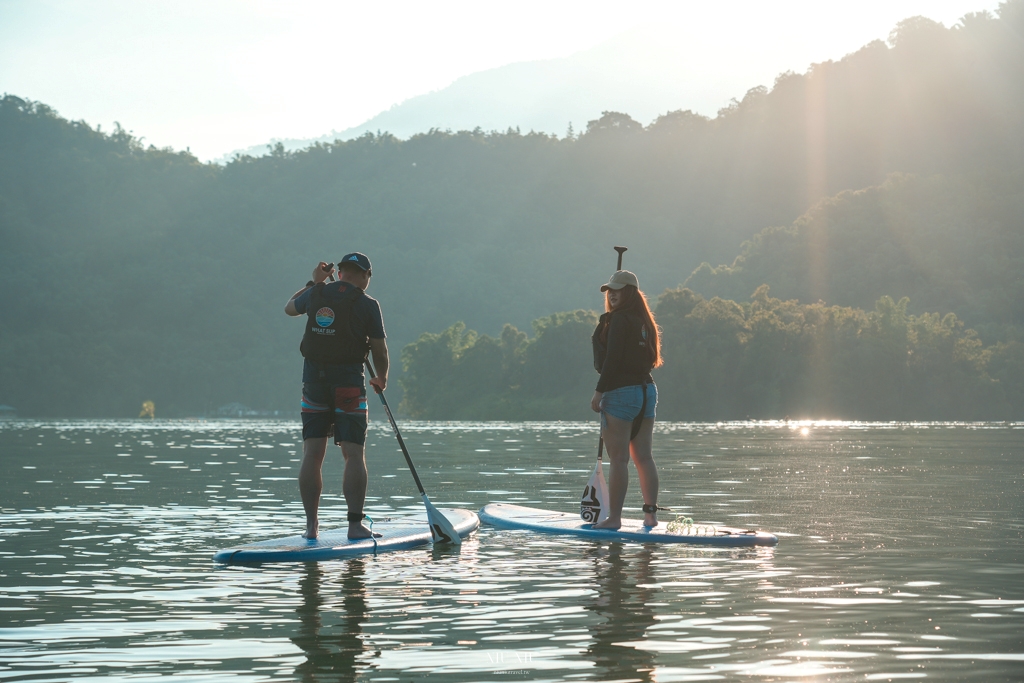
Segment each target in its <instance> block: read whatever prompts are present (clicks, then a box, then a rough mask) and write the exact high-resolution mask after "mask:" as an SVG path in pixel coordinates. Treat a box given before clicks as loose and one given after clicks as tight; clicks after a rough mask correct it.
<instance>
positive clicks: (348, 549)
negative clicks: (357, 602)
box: [213, 508, 480, 564]
mask: <svg viewBox="0 0 1024 683" xmlns="http://www.w3.org/2000/svg"><path fill="white" fill-rule="evenodd" d="M438 510H439V511H440V512H441V514H443V515H444V516H445V517H446V518H447V519H448V521H449V522H451V523H452V526H453V527H455V531H456V532H457V533H458V534H459V537H460V538H465V537H466V536H468V535H469V534H471V533H472V532H473V530H474V529H476V528H477V527H478V526H480V519H479V518H478V517H477V516H476V513H474V512H470V511H469V510H462V509H457V508H438ZM373 530H374V531H375V532H377V533H379V534H381V537H380V538H378V539H377V543H376V544H374V542H373V541H372V540H370V539H368V538H363V539H360V540H358V541H351V540H349V538H348V530H347V529H341V530H336V531H324V532H321V534H320V537H319V538H317V539H315V540H312V541H311V540H309V539H305V538H303V537H302V536H285V537H284V538H272V539H270V540H268V541H257V542H256V543H249V544H248V545H241V546H238V547H237V548H227V549H225V550H218V551H217V553H216V554H215V555H214V556H213V559H214V561H215V562H222V563H224V564H238V563H247V562H317V561H320V560H337V559H343V558H346V557H352V556H354V555H373V554H375V553H384V552H389V551H391V550H406V549H408V548H415V547H416V546H419V545H426V544H427V543H430V541H431V538H430V527H428V526H427V513H426V511H424V512H423V513H422V514H419V515H410V516H408V517H402V518H401V519H381V520H378V521H375V522H374V524H373Z"/></svg>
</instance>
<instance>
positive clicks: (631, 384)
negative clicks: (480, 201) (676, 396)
mask: <svg viewBox="0 0 1024 683" xmlns="http://www.w3.org/2000/svg"><path fill="white" fill-rule="evenodd" d="M601 291H602V292H604V295H605V300H604V301H605V311H606V313H605V314H604V315H602V316H601V320H600V322H598V324H597V329H596V330H594V336H593V337H592V339H591V341H592V342H593V345H594V368H595V369H596V370H597V371H598V372H600V373H601V378H600V379H599V380H598V382H597V390H596V391H595V392H594V398H593V399H591V401H590V407H591V408H592V409H593V410H594V412H599V413H601V433H602V435H603V437H604V444H605V448H606V449H607V450H608V458H609V460H610V461H611V470H610V473H609V477H608V495H609V498H610V500H609V501H608V504H609V508H610V509H609V513H608V518H607V519H605V520H604V521H603V522H600V523H599V524H595V525H594V528H595V529H618V528H619V527H620V526H622V505H623V503H624V502H625V500H626V486H627V484H628V482H629V471H628V469H627V466H628V465H629V460H630V458H632V460H633V464H634V465H636V471H637V474H638V475H639V477H640V493H641V494H642V495H643V499H644V506H643V511H644V524H645V525H646V526H649V527H653V526H657V524H658V518H657V513H658V469H657V467H656V466H655V464H654V457H653V456H652V455H651V442H652V439H653V436H654V409H655V406H656V405H657V403H658V388H657V387H656V386H655V385H654V379H653V378H652V377H651V370H652V369H653V368H656V367H658V366H659V365H661V344H660V341H659V339H658V326H657V325H656V324H655V322H654V315H653V314H652V313H651V309H650V307H649V306H648V305H647V298H646V297H645V296H644V293H643V292H641V291H640V284H639V282H638V281H637V279H636V275H634V274H633V273H631V272H629V271H628V270H618V271H616V272H615V273H614V274H613V275H612V276H611V278H610V279H609V280H608V283H607V284H604V285H601Z"/></svg>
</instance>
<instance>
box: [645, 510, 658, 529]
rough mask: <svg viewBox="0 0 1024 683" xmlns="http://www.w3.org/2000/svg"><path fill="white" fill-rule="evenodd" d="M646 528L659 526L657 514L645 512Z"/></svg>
mask: <svg viewBox="0 0 1024 683" xmlns="http://www.w3.org/2000/svg"><path fill="white" fill-rule="evenodd" d="M644 526H646V527H651V528H653V527H656V526H658V513H656V512H645V513H644Z"/></svg>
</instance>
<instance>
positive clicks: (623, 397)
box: [601, 382, 658, 422]
mask: <svg viewBox="0 0 1024 683" xmlns="http://www.w3.org/2000/svg"><path fill="white" fill-rule="evenodd" d="M643 404H644V394H643V385H642V384H632V385H629V386H625V387H619V388H618V389H611V390H609V391H606V392H604V394H602V395H601V422H604V416H605V415H611V416H612V417H617V418H618V419H620V420H625V421H627V422H632V421H633V420H635V419H636V416H637V415H639V414H640V408H641V407H642V406H643ZM657 405H658V387H657V386H655V385H654V382H651V383H650V384H648V385H647V409H646V410H645V411H644V417H645V418H646V417H650V418H653V417H654V408H655V406H657Z"/></svg>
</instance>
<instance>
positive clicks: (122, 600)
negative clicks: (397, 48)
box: [0, 421, 1024, 683]
mask: <svg viewBox="0 0 1024 683" xmlns="http://www.w3.org/2000/svg"><path fill="white" fill-rule="evenodd" d="M658 429H659V431H658V437H657V439H656V453H655V456H656V458H657V459H658V463H659V469H660V470H661V479H662V487H663V494H662V500H663V502H664V503H665V504H668V505H671V506H673V507H675V508H678V509H680V510H682V511H684V512H685V514H686V515H687V516H691V517H693V518H694V519H695V520H696V521H698V522H704V523H722V524H728V525H730V526H760V527H762V528H766V529H769V530H771V531H773V532H776V533H778V535H779V536H780V539H781V541H780V545H779V546H778V547H776V548H757V549H736V550H711V549H702V548H687V547H678V546H671V547H669V546H659V545H649V546H641V545H631V544H618V543H593V542H589V541H584V540H582V539H575V538H569V537H557V536H547V537H545V536H538V535H534V534H529V533H525V532H512V531H497V530H494V529H491V528H487V527H484V528H482V529H480V530H479V531H478V532H476V533H475V534H473V535H472V536H471V537H470V538H469V539H467V540H466V541H465V542H464V544H463V545H462V546H461V547H459V548H457V549H446V548H431V547H426V548H423V549H417V550H412V551H405V552H398V553H386V554H382V555H380V556H378V557H362V558H356V559H351V560H347V561H339V562H325V563H321V564H308V565H264V566H261V567H220V566H216V565H214V564H213V563H212V562H211V561H210V558H211V556H212V553H213V551H214V550H215V549H217V548H221V547H226V546H230V545H236V544H237V543H239V542H245V541H249V540H255V539H259V538H265V537H269V536H274V535H283V534H286V533H294V532H295V531H297V530H298V529H300V528H301V524H302V519H303V516H302V510H301V505H300V503H299V501H298V495H297V490H296V486H295V482H294V479H295V476H296V473H297V469H296V466H297V462H298V457H299V456H298V454H297V450H298V447H299V440H300V438H301V436H300V434H299V429H298V425H297V424H294V423H286V422H278V423H262V422H200V423H186V422H177V423H175V422H161V421H154V422H150V421H146V422H145V423H141V422H131V423H115V422H9V423H3V424H2V425H0V455H2V457H3V460H4V465H5V474H6V477H5V479H4V480H3V482H2V483H0V508H2V514H0V681H3V683H6V682H7V681H22V680H37V681H44V680H45V681H51V680H52V681H63V680H67V679H69V678H71V677H88V678H89V679H90V681H93V680H99V681H115V680H117V681H122V680H126V679H130V680H140V681H144V682H148V681H154V680H156V679H158V678H166V677H168V676H171V675H176V676H181V677H183V678H186V679H188V680H204V681H221V680H224V681H228V680H230V681H232V682H234V681H273V680H301V681H318V682H319V681H410V680H437V681H454V682H462V681H465V682H470V681H507V680H531V681H532V680H545V681H576V680H593V681H610V680H615V681H657V682H659V683H663V682H664V681H689V680H735V679H737V678H738V679H750V680H765V681H773V680H806V681H825V680H829V681H864V680H900V679H918V678H927V679H929V680H940V681H959V680H978V681H990V680H1020V679H1022V678H1024V642H1022V641H1024V635H1022V634H1024V551H1022V550H1021V548H1022V547H1024V546H1022V543H1021V541H1022V538H1021V536H1022V530H1024V498H1022V495H1021V484H1022V483H1024V438H1022V437H1024V425H1012V424H1010V425H1007V424H861V423H807V424H785V423H765V424H747V423H730V424H720V425H692V424H663V425H659V428H658ZM403 432H404V433H405V434H406V440H407V442H408V444H409V447H410V449H411V450H412V452H413V457H414V458H415V459H416V462H417V468H418V470H419V471H420V475H421V477H422V478H423V480H424V485H425V486H426V488H427V490H428V492H429V493H430V496H431V500H432V501H434V502H435V504H438V505H445V506H457V507H466V508H470V509H477V508H479V507H480V506H482V505H483V504H485V503H488V502H512V503H519V504H524V505H535V506H540V507H545V508H551V509H561V510H573V509H574V508H575V506H576V505H578V501H579V493H580V491H581V490H582V487H583V484H584V483H585V481H586V478H587V477H588V476H589V472H590V468H591V466H592V465H591V463H592V458H593V454H594V450H595V449H594V442H595V441H596V438H597V434H596V430H595V426H594V425H589V424H568V423H537V424H505V423H474V424H450V423H443V424H442V423H411V424H409V425H403ZM392 439H393V437H392V436H391V435H390V432H389V430H387V429H386V428H385V426H384V425H375V426H374V427H372V428H371V431H370V438H369V442H368V443H369V448H368V461H369V468H370V473H371V484H370V491H369V494H370V495H369V498H368V502H367V508H368V510H370V511H371V514H372V513H377V514H380V515H387V516H401V515H403V514H407V513H409V512H413V511H415V512H418V511H419V510H420V507H421V504H420V503H419V501H418V498H417V497H416V490H415V486H414V484H413V483H412V481H411V478H410V476H409V473H408V471H407V469H406V468H405V466H404V462H403V459H402V456H401V454H400V452H399V451H398V449H397V446H396V445H395V444H394V442H393V440H392ZM324 475H325V492H326V500H325V505H324V507H323V512H324V518H325V525H326V526H328V527H330V526H340V525H343V524H344V523H345V517H344V513H345V509H344V505H343V502H342V499H341V495H340V484H341V466H340V462H338V459H337V458H334V459H331V458H329V459H328V461H327V464H326V466H325V472H324ZM640 502H641V501H640V499H639V492H638V491H637V487H636V485H635V474H634V475H633V487H632V488H631V490H630V492H629V496H628V498H627V502H626V507H627V512H630V511H631V512H632V514H634V515H639V511H638V508H639V505H640Z"/></svg>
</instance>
